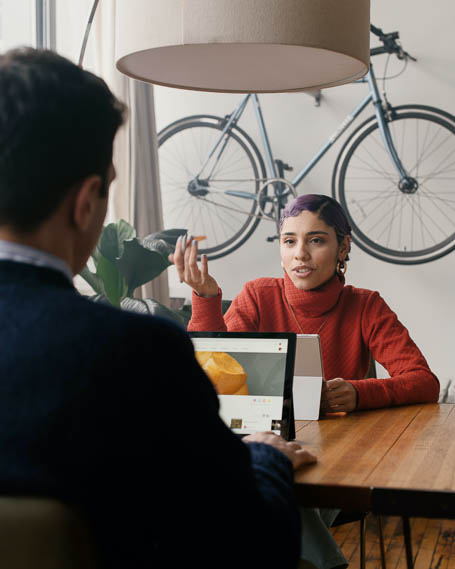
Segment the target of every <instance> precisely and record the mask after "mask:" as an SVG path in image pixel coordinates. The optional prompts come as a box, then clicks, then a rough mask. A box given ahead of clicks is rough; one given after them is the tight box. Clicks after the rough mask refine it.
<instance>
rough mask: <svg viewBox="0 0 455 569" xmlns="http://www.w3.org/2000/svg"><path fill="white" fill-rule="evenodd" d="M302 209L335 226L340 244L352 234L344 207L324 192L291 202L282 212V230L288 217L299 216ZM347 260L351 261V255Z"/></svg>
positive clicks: (297, 198)
mask: <svg viewBox="0 0 455 569" xmlns="http://www.w3.org/2000/svg"><path fill="white" fill-rule="evenodd" d="M302 211H311V212H312V213H315V214H316V215H317V216H318V217H319V219H322V221H323V222H324V223H325V224H326V225H328V226H329V227H333V229H334V230H335V234H336V237H337V241H338V244H340V243H341V242H342V241H343V239H344V238H345V237H346V235H349V236H351V226H350V225H349V221H348V218H347V216H346V213H345V211H344V209H343V208H342V207H341V205H340V204H339V203H338V202H337V201H336V200H334V199H333V198H331V197H329V196H325V195H322V194H305V195H302V196H297V197H296V198H294V199H293V200H292V201H291V202H289V203H288V204H287V206H286V207H285V208H284V209H283V211H282V212H281V218H280V230H281V227H282V225H283V222H284V220H285V219H286V218H287V217H297V216H298V215H299V214H301V213H302ZM345 260H346V261H349V255H347V256H346V259H345Z"/></svg>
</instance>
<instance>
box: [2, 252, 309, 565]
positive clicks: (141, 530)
mask: <svg viewBox="0 0 455 569" xmlns="http://www.w3.org/2000/svg"><path fill="white" fill-rule="evenodd" d="M0 347H1V348H0V349H1V352H0V494H2V493H3V494H6V493H27V494H39V495H50V496H56V497H59V498H62V499H64V500H67V501H70V502H75V503H77V504H79V505H81V506H82V507H83V508H84V510H85V512H86V515H87V517H88V519H89V520H90V522H91V524H92V525H93V529H94V532H95V536H96V538H97V542H98V544H99V548H100V553H101V557H102V562H103V566H104V567H109V568H117V567H118V568H122V569H126V568H127V567H131V568H133V567H134V568H141V567H154V568H155V567H156V568H161V567H169V568H170V567H183V566H188V567H191V566H197V567H204V568H205V567H207V568H208V567H237V568H239V567H245V568H246V567H248V568H249V569H251V567H261V568H265V567H274V568H275V569H276V567H280V568H286V567H293V566H295V563H296V560H297V557H298V552H299V551H298V550H299V532H300V528H299V516H298V513H297V509H296V506H295V503H294V499H293V492H292V468H291V464H290V462H289V461H288V459H287V458H286V457H285V456H284V455H282V454H281V453H280V452H278V451H276V450H275V449H273V448H271V447H269V446H266V445H262V444H252V445H246V444H244V443H243V442H241V441H240V440H239V439H238V438H237V437H236V436H234V435H233V434H232V433H231V432H230V430H229V429H227V428H226V427H225V425H224V424H223V422H222V421H221V420H220V418H219V416H218V400H217V397H216V394H215V392H214V390H213V388H212V386H211V384H210V381H209V380H208V379H207V377H206V376H205V374H204V373H203V372H202V370H201V369H200V367H199V366H198V364H197V362H196V360H195V358H194V353H193V348H192V344H191V341H190V340H189V338H188V337H187V335H186V333H185V332H184V331H183V330H181V329H180V328H178V327H177V326H175V325H174V324H172V323H170V322H168V321H166V320H163V319H159V318H153V317H148V316H142V315H138V314H132V313H128V312H125V311H120V310H117V309H114V308H111V307H109V306H105V305H101V304H95V303H92V302H91V301H89V300H87V299H86V298H84V297H82V296H81V295H79V294H78V293H77V292H76V291H75V289H74V288H73V287H72V286H71V284H70V283H69V282H68V281H67V280H66V279H65V277H64V276H63V275H61V274H60V273H58V272H57V271H54V270H52V269H46V268H37V267H33V266H31V265H26V264H22V263H15V262H11V261H0Z"/></svg>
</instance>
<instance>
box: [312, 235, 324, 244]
mask: <svg viewBox="0 0 455 569" xmlns="http://www.w3.org/2000/svg"><path fill="white" fill-rule="evenodd" d="M311 243H315V244H316V245H321V244H322V243H324V240H323V239H321V238H320V237H313V239H311Z"/></svg>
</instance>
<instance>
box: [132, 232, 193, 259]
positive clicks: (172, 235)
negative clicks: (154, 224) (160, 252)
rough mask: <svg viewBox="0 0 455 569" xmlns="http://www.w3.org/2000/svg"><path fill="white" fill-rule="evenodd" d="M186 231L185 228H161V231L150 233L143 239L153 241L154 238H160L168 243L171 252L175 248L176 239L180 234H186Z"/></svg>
mask: <svg viewBox="0 0 455 569" xmlns="http://www.w3.org/2000/svg"><path fill="white" fill-rule="evenodd" d="M186 233H188V231H187V230H186V229H163V230H162V231H157V232H156V233H151V234H150V235H147V237H144V239H143V241H155V240H156V239H162V240H163V241H164V242H166V243H167V244H168V245H171V246H172V250H171V251H170V253H172V252H173V251H174V249H175V244H176V243H177V239H178V238H179V237H180V236H181V235H186Z"/></svg>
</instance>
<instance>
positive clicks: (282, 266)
mask: <svg viewBox="0 0 455 569" xmlns="http://www.w3.org/2000/svg"><path fill="white" fill-rule="evenodd" d="M281 268H282V269H283V271H284V264H283V261H281Z"/></svg>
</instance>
